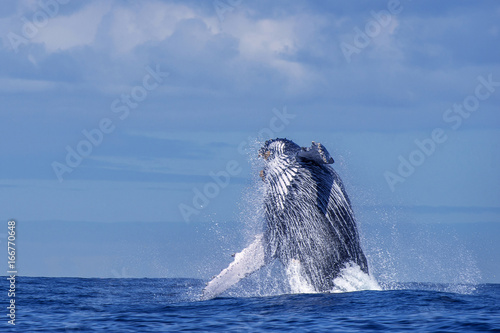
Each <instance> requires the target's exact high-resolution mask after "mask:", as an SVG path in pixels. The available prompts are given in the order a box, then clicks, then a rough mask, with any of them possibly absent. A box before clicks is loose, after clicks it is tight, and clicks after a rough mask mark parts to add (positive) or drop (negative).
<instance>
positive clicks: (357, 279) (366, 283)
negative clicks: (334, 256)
mask: <svg viewBox="0 0 500 333" xmlns="http://www.w3.org/2000/svg"><path fill="white" fill-rule="evenodd" d="M333 282H334V283H335V287H334V288H333V290H332V291H331V292H333V293H345V292H352V291H361V290H382V288H381V287H380V286H379V284H378V283H377V281H376V280H375V278H373V277H372V276H371V275H369V274H366V273H365V272H363V271H362V270H361V268H360V267H359V266H358V265H356V264H354V263H350V264H349V265H347V266H346V267H345V268H344V269H342V270H341V271H340V274H339V276H338V277H337V278H336V279H335V280H333Z"/></svg>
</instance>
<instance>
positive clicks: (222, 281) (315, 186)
mask: <svg viewBox="0 0 500 333" xmlns="http://www.w3.org/2000/svg"><path fill="white" fill-rule="evenodd" d="M259 157H261V158H263V159H264V169H263V170H262V171H261V172H260V176H261V178H262V180H263V181H264V183H265V194H264V195H265V198H264V216H265V217H264V219H265V221H264V228H263V229H264V232H263V233H262V234H259V235H257V236H256V237H255V240H254V241H253V242H252V243H251V244H250V245H249V246H248V247H247V248H245V249H244V250H243V251H241V252H239V253H236V254H235V255H234V261H233V262H232V263H231V264H230V265H229V267H227V268H226V269H224V270H223V271H222V272H221V273H220V274H219V275H217V276H216V277H215V278H213V279H212V280H211V281H210V282H209V283H208V284H207V285H206V287H205V289H204V290H203V296H202V299H209V298H213V297H216V296H217V295H219V294H220V293H222V292H224V291H225V290H227V289H228V288H230V287H231V286H232V285H234V284H236V283H237V282H238V281H240V280H241V279H243V278H244V277H246V276H248V275H249V274H251V273H253V272H255V271H256V270H258V269H260V268H261V267H262V266H264V265H266V264H268V263H270V262H271V261H273V260H275V259H278V260H280V261H281V262H282V264H283V265H284V266H285V267H287V268H288V267H295V269H296V268H297V267H298V268H299V269H298V271H299V272H300V274H301V277H302V278H303V279H304V280H305V281H307V283H308V284H309V285H310V286H312V288H313V289H314V291H316V292H329V291H331V290H332V289H333V288H334V287H335V282H334V281H335V279H336V278H337V277H338V276H339V274H340V272H341V270H342V269H343V268H345V267H347V266H348V265H352V264H356V265H358V266H359V268H360V269H361V271H363V272H364V273H366V274H368V264H367V261H366V257H365V255H364V254H363V251H362V249H361V244H360V239H359V234H358V231H357V228H356V221H355V218H354V214H353V210H352V208H351V203H350V201H349V197H348V196H347V193H346V191H345V188H344V185H343V184H342V181H341V179H340V177H339V176H338V174H337V173H336V172H335V171H334V170H333V168H332V167H331V166H330V164H333V163H334V160H333V158H332V157H331V156H330V154H329V153H328V151H327V150H326V148H325V147H324V146H323V145H322V144H321V143H316V142H314V141H313V142H312V145H311V146H310V147H307V148H303V147H300V146H299V145H297V144H296V143H294V142H293V141H291V140H287V139H280V138H277V139H273V140H268V141H266V142H265V144H264V145H263V146H262V148H261V149H260V150H259Z"/></svg>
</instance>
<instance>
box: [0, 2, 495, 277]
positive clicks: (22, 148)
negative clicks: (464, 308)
mask: <svg viewBox="0 0 500 333" xmlns="http://www.w3.org/2000/svg"><path fill="white" fill-rule="evenodd" d="M499 22H500V4H499V3H498V2H497V1H481V2H472V1H453V2H452V1H442V2H437V3H436V2H432V1H418V2H417V1H409V0H401V1H395V0H391V1H356V2H350V3H345V2H327V1H321V2H320V1H316V2H310V1H305V0H297V1H294V2H289V1H273V2H272V3H270V2H268V1H250V0H242V1H240V0H216V1H213V2H212V1H140V2H134V1H97V0H95V1H74V0H73V1H70V0H42V1H31V0H20V1H3V3H2V6H0V32H1V34H0V63H2V66H0V96H1V100H2V103H1V107H0V108H1V109H0V135H1V138H2V139H1V140H0V152H1V154H2V159H1V162H0V203H1V206H0V207H1V209H0V221H3V222H1V223H0V226H1V225H2V223H3V225H4V227H0V228H3V230H1V229H0V242H2V244H3V245H2V246H5V245H6V235H7V222H8V221H9V219H15V220H16V223H17V231H18V234H17V252H18V258H17V260H18V269H19V274H20V275H27V276H80V277H195V278H202V279H208V278H210V277H211V276H213V275H215V274H217V273H218V272H219V271H220V269H222V268H224V267H225V266H226V265H227V264H228V263H229V262H230V261H231V259H232V258H231V256H230V255H231V254H232V253H234V252H237V251H239V250H241V249H242V248H243V247H244V246H245V245H246V244H248V242H249V241H250V240H251V238H252V236H253V234H254V233H255V232H256V230H258V228H259V226H260V224H261V223H262V221H261V220H259V216H258V213H257V212H258V210H259V208H258V207H257V206H258V204H257V203H258V199H259V195H258V191H257V190H256V188H258V177H257V176H256V175H257V174H258V170H259V169H258V168H259V162H258V161H256V154H257V148H258V146H259V143H262V142H263V141H264V140H266V139H269V138H275V137H286V138H289V139H292V140H294V141H295V142H296V143H297V144H299V145H301V146H304V147H307V146H309V145H310V144H311V141H317V142H321V143H322V144H323V145H324V146H325V147H326V148H327V149H328V150H329V152H330V154H331V155H332V156H333V158H334V159H335V164H334V165H333V167H334V168H335V170H336V171H337V172H338V173H339V174H340V176H341V178H342V179H343V181H344V182H345V185H346V188H347V191H348V193H349V196H350V199H351V201H352V204H353V208H354V211H355V214H356V216H357V220H358V227H359V229H360V233H361V236H362V245H363V248H364V249H365V252H366V254H367V257H368V259H369V263H370V267H371V270H372V272H373V274H374V275H375V276H376V277H377V279H378V280H379V281H383V282H397V281H399V282H405V281H430V282H452V283H485V282H493V283H500V263H499V261H498V257H499V254H500V242H499V240H500V236H499V235H500V200H499V199H500V176H499V175H498V172H497V171H498V168H499V166H500V157H499V151H500V149H499V147H500V115H499V111H500V110H499V105H500V46H499V45H500V43H499V41H500V38H499V37H500V23H499ZM2 265H3V264H2Z"/></svg>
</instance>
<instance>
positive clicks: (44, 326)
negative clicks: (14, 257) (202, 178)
mask: <svg viewBox="0 0 500 333" xmlns="http://www.w3.org/2000/svg"><path fill="white" fill-rule="evenodd" d="M6 279H7V278H6V277H3V281H4V283H3V284H2V285H4V286H8V281H7V280H6ZM205 283H206V281H202V280H197V279H147V278H143V279H139V278H132V279H126V278H120V279H116V278H112V279H98V278H46V277H43V278H40V277H17V280H16V295H15V304H16V308H15V326H12V325H11V324H8V320H9V318H8V317H7V314H8V310H7V305H8V304H9V303H8V302H9V300H8V299H7V292H5V293H2V304H3V305H4V306H3V307H2V308H3V309H4V310H3V312H4V315H2V317H3V320H2V321H3V322H2V323H1V325H0V331H1V332H120V333H124V332H279V331H283V332H289V331H294V332H500V284H479V285H450V284H431V283H393V284H391V285H390V286H382V290H364V291H355V292H343V293H327V294H273V295H270V296H266V295H262V293H261V294H260V295H259V296H248V295H251V291H248V290H247V293H246V294H244V293H241V291H238V290H236V291H233V292H232V293H226V294H223V295H222V296H221V297H218V298H214V299H211V300H206V301H200V296H201V292H202V289H203V287H204V286H205ZM251 286H252V284H251V283H250V284H249V285H247V286H241V287H240V289H241V288H249V287H251ZM5 290H8V288H7V289H5ZM238 293H241V294H242V295H243V294H244V296H241V295H240V296H238Z"/></svg>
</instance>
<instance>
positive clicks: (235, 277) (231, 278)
mask: <svg viewBox="0 0 500 333" xmlns="http://www.w3.org/2000/svg"><path fill="white" fill-rule="evenodd" d="M263 238H264V235H263V234H259V235H257V236H256V237H255V240H254V241H253V242H252V243H251V244H250V245H249V246H248V247H246V248H245V249H244V250H243V251H241V252H238V253H236V254H235V255H234V261H233V262H232V263H231V264H229V266H228V267H227V268H226V269H224V270H223V271H222V272H220V274H219V275H217V276H216V277H214V278H213V279H212V281H210V282H209V283H208V284H207V286H206V287H205V289H203V296H202V299H211V298H214V297H217V295H220V294H221V293H223V292H224V291H226V290H227V289H229V288H230V287H231V286H233V285H235V284H236V283H238V282H239V281H240V280H241V279H243V278H245V277H247V276H248V275H250V274H252V273H253V272H255V271H256V270H258V269H260V268H261V267H262V266H264V264H265V260H264V243H263Z"/></svg>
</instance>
